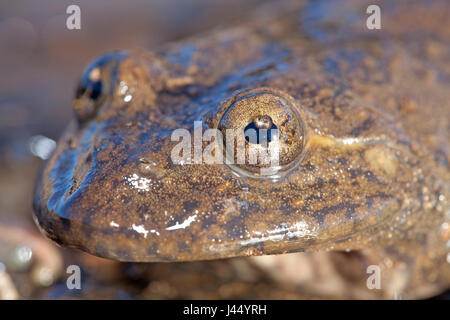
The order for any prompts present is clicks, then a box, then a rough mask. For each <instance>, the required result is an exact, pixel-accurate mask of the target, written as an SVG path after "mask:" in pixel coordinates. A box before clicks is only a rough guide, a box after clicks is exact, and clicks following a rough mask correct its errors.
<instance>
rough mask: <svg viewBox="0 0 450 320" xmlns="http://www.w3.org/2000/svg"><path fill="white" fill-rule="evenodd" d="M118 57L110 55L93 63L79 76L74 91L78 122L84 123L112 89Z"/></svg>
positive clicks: (114, 54) (93, 114)
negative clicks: (78, 81)
mask: <svg viewBox="0 0 450 320" xmlns="http://www.w3.org/2000/svg"><path fill="white" fill-rule="evenodd" d="M119 58H120V55H119V54H117V53H112V54H108V55H105V56H103V57H101V58H99V59H98V60H96V61H94V62H93V63H92V64H91V65H90V66H89V67H88V68H87V69H86V70H85V72H84V73H83V75H82V76H81V80H80V83H79V84H78V87H77V89H76V93H75V100H74V105H73V107H74V111H75V114H76V116H77V118H78V120H79V121H85V120H88V119H90V118H92V117H93V116H95V114H96V113H97V111H98V108H99V106H100V105H101V104H102V103H103V102H104V101H105V98H106V97H107V96H108V94H109V93H110V91H111V89H112V85H113V84H112V82H113V78H114V73H115V69H116V66H117V63H118V61H119Z"/></svg>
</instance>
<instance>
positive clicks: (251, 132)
mask: <svg viewBox="0 0 450 320" xmlns="http://www.w3.org/2000/svg"><path fill="white" fill-rule="evenodd" d="M277 129H278V128H277V126H276V125H275V124H274V123H273V121H272V119H271V118H270V117H269V116H263V117H258V118H256V119H254V120H253V121H252V122H250V123H249V124H248V125H247V126H246V127H245V129H244V135H245V140H247V142H250V143H254V141H255V140H256V143H257V144H260V143H265V142H267V143H269V142H271V141H272V138H273V137H272V131H271V130H277ZM255 138H256V139H255Z"/></svg>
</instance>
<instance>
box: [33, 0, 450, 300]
mask: <svg viewBox="0 0 450 320" xmlns="http://www.w3.org/2000/svg"><path fill="white" fill-rule="evenodd" d="M370 3H372V1H370ZM405 3H406V2H404V1H395V4H394V3H392V2H390V3H389V4H387V3H385V2H381V3H380V6H381V8H382V29H381V30H368V29H367V28H365V19H366V17H367V15H366V14H365V8H367V4H364V3H362V2H361V1H356V2H346V3H345V5H342V4H336V3H330V2H312V3H303V2H301V3H298V4H297V3H293V4H292V3H290V2H286V3H284V4H277V5H275V6H274V7H268V8H261V9H259V10H255V13H254V16H253V17H252V18H249V20H248V21H243V22H242V25H241V26H238V27H235V28H231V29H225V30H218V31H215V32H212V33H209V34H206V35H204V36H200V37H197V38H193V39H188V40H186V41H184V42H180V43H177V44H173V45H169V46H167V47H165V48H163V50H161V51H160V52H157V53H152V54H150V53H146V52H143V51H136V50H133V51H127V52H122V53H120V54H113V55H110V56H109V57H108V58H107V59H106V63H103V64H101V65H100V67H99V68H100V70H101V72H100V74H101V81H102V84H103V87H102V92H101V95H100V97H96V98H95V99H93V98H92V97H90V96H89V92H88V93H87V94H86V93H85V94H84V95H82V96H80V97H79V99H77V100H76V101H75V114H76V117H75V119H74V120H73V121H72V122H71V123H70V125H69V127H68V128H67V130H66V132H65V133H64V135H63V136H62V137H61V139H60V141H59V143H58V146H57V149H56V151H55V153H54V155H53V156H52V158H51V159H50V160H49V161H48V162H47V163H46V165H45V167H44V169H43V171H42V174H41V177H40V179H39V181H38V184H37V188H36V194H35V201H34V208H35V217H36V221H37V223H38V225H39V226H40V228H41V229H42V230H43V232H44V233H45V234H46V235H47V236H48V237H49V238H51V239H53V240H54V241H56V242H58V243H60V244H62V245H65V246H71V247H78V248H81V249H83V250H85V251H88V252H90V253H93V254H95V255H99V256H102V257H107V258H111V259H118V260H123V261H141V262H144V261H147V262H150V261H191V260H203V259H218V258H226V257H235V256H247V255H263V254H276V253H286V252H296V251H309V250H326V251H328V250H352V251H353V250H356V251H357V252H359V254H361V256H362V257H364V258H363V259H362V260H361V261H362V262H361V263H360V266H359V267H360V268H361V270H364V271H365V268H366V267H367V266H368V265H370V264H376V265H378V266H380V268H381V270H382V277H383V283H384V284H385V285H384V286H383V288H382V289H383V291H382V292H385V297H393V296H394V294H397V295H402V296H403V297H423V296H427V295H430V294H434V293H436V292H439V291H440V290H443V289H445V288H447V287H448V284H449V281H450V264H449V263H448V260H449V257H448V253H449V249H450V248H449V247H448V241H449V240H450V229H449V225H448V223H449V222H450V207H449V204H448V201H449V199H450V190H449V189H450V186H449V181H450V172H449V167H448V161H449V152H450V149H449V119H450V102H449V101H450V90H449V84H450V32H449V30H450V29H449V28H448V27H446V26H449V25H450V18H449V17H450V11H449V10H450V9H449V5H448V2H446V1H441V2H436V3H435V2H432V3H427V4H423V3H420V2H417V3H416V2H411V1H408V2H407V3H408V4H407V5H406V4H405ZM327 7H329V8H327ZM326 9H329V10H326ZM98 65H99V64H98V63H97V64H94V67H95V66H98ZM86 72H88V73H89V70H88V71H86ZM261 87H265V88H272V89H274V90H279V91H277V92H282V93H283V94H285V95H286V96H287V97H292V99H294V101H295V104H296V106H297V107H298V108H299V110H300V111H301V115H302V117H303V119H302V120H303V121H304V123H305V145H304V150H303V152H304V156H303V158H302V159H301V163H300V164H299V165H298V166H296V167H295V170H291V171H290V172H289V174H287V175H286V176H284V177H283V178H280V179H267V178H266V179H264V178H263V179H254V178H249V177H247V176H246V175H245V174H236V172H234V170H233V169H232V168H230V167H229V166H227V165H205V164H189V165H175V164H174V163H173V162H172V161H171V158H170V154H171V150H172V148H173V147H174V145H176V144H177V143H178V142H176V141H175V142H173V141H171V139H170V136H171V133H172V131H173V130H175V129H177V128H186V129H188V130H191V131H192V130H193V122H194V120H201V121H203V126H204V129H206V128H208V127H209V128H217V126H218V124H219V122H220V119H221V117H222V115H223V114H224V112H225V111H226V110H224V109H226V107H227V106H228V105H229V103H227V101H229V99H232V98H233V97H234V96H235V95H236V94H237V93H236V92H239V90H241V91H242V90H249V89H254V88H261ZM254 107H255V108H257V107H258V106H254ZM206 144H208V143H206ZM446 245H447V246H446ZM363 274H365V272H363ZM361 282H364V283H365V279H363V280H361Z"/></svg>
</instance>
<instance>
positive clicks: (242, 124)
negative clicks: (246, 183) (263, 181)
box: [218, 88, 306, 178]
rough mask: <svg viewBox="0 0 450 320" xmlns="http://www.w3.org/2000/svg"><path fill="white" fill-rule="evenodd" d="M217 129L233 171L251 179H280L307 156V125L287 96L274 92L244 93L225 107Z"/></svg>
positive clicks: (259, 89)
mask: <svg viewBox="0 0 450 320" xmlns="http://www.w3.org/2000/svg"><path fill="white" fill-rule="evenodd" d="M222 110H224V113H223V115H222V117H221V119H220V121H219V124H218V129H219V130H220V131H221V136H222V137H223V142H224V146H225V148H224V155H225V157H226V161H227V163H228V164H229V165H230V167H231V168H232V169H233V170H235V171H237V172H238V173H242V174H245V175H247V176H251V177H271V178H273V177H279V176H281V175H283V174H286V173H287V172H289V171H290V170H291V169H292V168H294V167H296V166H297V165H298V164H299V163H300V161H301V159H302V156H303V154H304V146H305V133H306V132H305V124H304V121H303V118H302V116H301V115H302V113H301V110H300V108H299V107H298V106H297V105H296V103H295V100H294V99H293V98H292V97H291V96H289V95H288V94H286V93H284V92H281V91H278V90H274V89H271V88H257V89H253V90H249V91H245V92H241V93H239V94H237V95H235V96H234V97H232V98H231V99H229V100H228V101H227V102H225V104H224V105H223V109H222Z"/></svg>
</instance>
